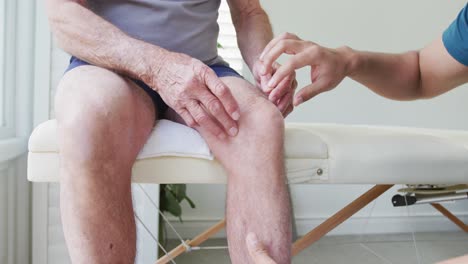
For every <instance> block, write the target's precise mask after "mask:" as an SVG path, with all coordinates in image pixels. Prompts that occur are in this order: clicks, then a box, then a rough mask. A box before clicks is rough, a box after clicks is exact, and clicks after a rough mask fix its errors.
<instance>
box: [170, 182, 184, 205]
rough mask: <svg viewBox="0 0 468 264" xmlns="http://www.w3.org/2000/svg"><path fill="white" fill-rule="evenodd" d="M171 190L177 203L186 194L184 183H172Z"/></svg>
mask: <svg viewBox="0 0 468 264" xmlns="http://www.w3.org/2000/svg"><path fill="white" fill-rule="evenodd" d="M172 191H174V195H175V197H176V198H177V201H178V202H179V203H180V202H182V201H183V200H184V198H185V197H186V196H187V195H186V191H187V186H186V185H185V184H172Z"/></svg>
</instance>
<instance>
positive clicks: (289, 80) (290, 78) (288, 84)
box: [267, 71, 296, 102]
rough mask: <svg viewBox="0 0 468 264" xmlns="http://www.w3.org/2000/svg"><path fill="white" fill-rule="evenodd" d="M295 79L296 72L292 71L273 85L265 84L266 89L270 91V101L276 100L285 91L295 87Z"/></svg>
mask: <svg viewBox="0 0 468 264" xmlns="http://www.w3.org/2000/svg"><path fill="white" fill-rule="evenodd" d="M295 80H296V72H295V71H292V72H291V73H290V74H289V75H287V76H286V77H285V78H283V79H282V80H281V82H280V83H279V84H278V85H277V86H276V87H275V88H273V87H274V86H269V85H267V91H271V93H270V95H269V96H268V99H269V100H270V101H271V102H276V101H277V100H278V99H280V98H281V97H283V96H284V95H285V94H286V93H288V92H289V91H291V90H294V89H296V87H295V86H294V84H295Z"/></svg>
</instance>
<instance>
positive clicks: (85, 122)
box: [55, 67, 134, 163]
mask: <svg viewBox="0 0 468 264" xmlns="http://www.w3.org/2000/svg"><path fill="white" fill-rule="evenodd" d="M83 68H84V67H83ZM84 71H86V69H84ZM98 71H99V70H98ZM102 71H103V72H101V76H100V78H93V76H94V75H95V74H96V73H94V72H93V73H91V75H80V74H89V72H80V70H79V69H75V70H74V71H73V72H69V73H67V74H66V75H65V76H64V78H63V80H62V81H61V83H60V85H59V88H58V90H57V94H56V97H55V112H56V117H57V122H58V135H59V148H60V149H61V153H62V154H64V155H73V159H76V160H75V161H76V162H78V163H80V162H90V161H92V160H96V161H99V160H102V159H104V158H111V155H112V153H114V155H117V154H116V153H115V151H116V150H118V149H119V148H120V149H126V147H128V146H123V144H124V143H125V141H126V140H125V139H128V140H130V136H131V135H130V133H131V132H130V131H132V127H133V124H132V122H133V120H132V117H134V115H133V113H132V109H133V106H132V104H133V102H132V96H131V91H130V89H129V88H128V86H127V85H128V84H126V81H125V80H124V79H122V78H118V77H115V76H112V75H108V74H107V73H106V72H105V70H102ZM125 127H126V128H127V129H125Z"/></svg>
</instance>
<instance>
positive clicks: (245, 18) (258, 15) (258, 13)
mask: <svg viewBox="0 0 468 264" xmlns="http://www.w3.org/2000/svg"><path fill="white" fill-rule="evenodd" d="M228 4H229V7H230V9H231V16H232V21H233V24H234V27H235V28H236V33H237V42H238V44H239V49H240V51H241V54H242V57H243V59H244V60H245V62H246V63H247V65H248V66H249V68H250V70H251V72H252V74H253V76H254V78H255V81H256V83H257V86H258V87H259V88H265V87H266V82H268V81H269V79H270V77H271V76H269V77H266V76H261V75H260V74H259V73H260V71H259V67H263V66H262V64H261V63H260V62H259V60H258V59H259V57H260V54H261V53H262V51H263V50H264V48H265V46H266V45H267V44H268V43H269V42H270V41H271V40H272V38H273V32H272V28H271V24H270V20H269V18H268V15H267V13H266V12H265V11H264V10H263V8H262V7H261V5H260V2H259V0H228ZM279 66H280V65H279V64H275V65H274V68H275V69H276V68H277V67H279ZM295 76H296V75H295V73H294V72H291V73H289V74H287V75H286V76H285V77H283V78H282V79H281V82H280V83H279V84H278V86H280V87H286V88H285V89H288V90H292V91H294V89H295V88H296V86H297V83H296V78H295ZM262 84H265V85H263V86H264V87H262ZM262 90H264V92H266V93H267V94H268V95H270V94H269V92H270V91H266V90H265V89H262ZM293 94H294V92H291V93H288V94H286V93H284V94H277V95H276V96H275V94H273V95H272V96H270V98H269V99H270V100H271V101H272V102H273V103H275V104H276V105H277V106H278V108H279V110H280V111H281V112H282V113H283V114H284V115H287V113H289V112H290V111H292V96H293ZM273 96H275V97H273Z"/></svg>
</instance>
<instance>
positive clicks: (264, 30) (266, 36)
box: [233, 8, 273, 70]
mask: <svg viewBox="0 0 468 264" xmlns="http://www.w3.org/2000/svg"><path fill="white" fill-rule="evenodd" d="M233 23H234V26H235V28H236V32H237V41H238V44H239V49H240V51H241V53H242V57H243V59H244V60H245V62H246V63H247V65H248V66H249V68H250V70H253V66H254V64H255V61H256V60H257V59H258V58H259V57H260V54H261V53H262V51H263V49H264V48H265V46H266V45H267V44H268V42H270V40H271V39H272V38H273V31H272V29H271V24H270V20H269V19H268V15H267V14H266V12H265V11H264V10H263V9H262V8H256V9H255V10H251V11H250V12H248V13H242V14H238V15H233Z"/></svg>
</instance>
